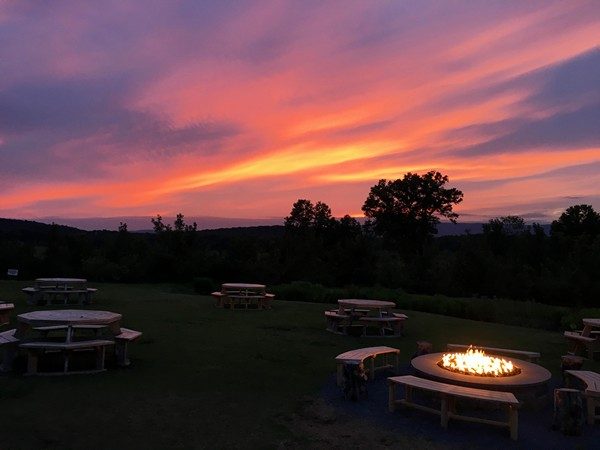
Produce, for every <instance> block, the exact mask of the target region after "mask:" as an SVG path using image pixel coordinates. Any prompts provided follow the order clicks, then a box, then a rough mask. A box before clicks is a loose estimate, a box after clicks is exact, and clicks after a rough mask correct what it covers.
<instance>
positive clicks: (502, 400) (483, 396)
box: [388, 375, 519, 441]
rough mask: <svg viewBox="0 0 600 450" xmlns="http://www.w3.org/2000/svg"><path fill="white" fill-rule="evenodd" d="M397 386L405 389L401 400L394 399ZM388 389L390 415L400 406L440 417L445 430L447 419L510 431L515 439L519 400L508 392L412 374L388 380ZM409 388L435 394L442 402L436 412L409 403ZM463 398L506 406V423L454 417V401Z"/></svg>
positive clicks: (469, 417)
mask: <svg viewBox="0 0 600 450" xmlns="http://www.w3.org/2000/svg"><path fill="white" fill-rule="evenodd" d="M399 384H400V385H404V387H405V398H404V399H401V400H397V399H396V386H397V385H399ZM388 389H389V394H388V407H389V410H390V412H394V411H395V409H396V405H398V404H400V405H405V406H408V407H411V408H416V409H420V410H422V411H427V412H431V413H434V414H438V415H439V416H440V418H441V425H442V427H443V428H448V420H449V419H456V420H464V421H467V422H476V423H485V424H488V425H495V426H499V427H506V428H508V429H509V430H510V437H511V439H513V440H515V441H516V440H517V437H518V423H519V412H518V410H517V408H518V407H519V401H518V400H517V399H516V397H515V396H514V394H512V393H510V392H499V391H488V390H485V389H475V388H469V387H463V386H455V385H453V384H446V383H440V382H437V381H432V380H426V379H425V378H418V377H414V376H412V375H405V376H401V377H390V378H388ZM413 389H417V390H423V391H428V392H434V393H436V394H439V395H440V397H441V400H442V402H441V406H440V409H439V410H438V409H434V408H430V407H428V406H423V405H420V404H417V403H414V402H413V400H412V391H413ZM465 398H468V399H472V400H480V401H486V402H492V403H498V404H501V405H504V406H506V408H507V411H508V420H506V421H499V420H491V419H483V418H479V417H473V416H462V415H459V414H457V413H456V408H455V404H456V400H458V399H465Z"/></svg>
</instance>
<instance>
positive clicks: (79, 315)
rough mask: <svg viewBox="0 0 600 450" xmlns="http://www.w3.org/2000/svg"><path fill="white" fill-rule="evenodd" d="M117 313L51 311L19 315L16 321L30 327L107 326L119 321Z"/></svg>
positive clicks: (85, 310) (81, 310) (72, 310)
mask: <svg viewBox="0 0 600 450" xmlns="http://www.w3.org/2000/svg"><path fill="white" fill-rule="evenodd" d="M121 318H122V316H121V314H119V313H114V312H111V311H94V310H88V309H53V310H42V311H31V312H28V313H24V314H19V315H18V316H17V320H18V321H19V322H23V323H27V324H29V325H32V326H42V325H50V324H53V325H83V324H90V325H107V324H111V323H114V322H118V321H119V320H121Z"/></svg>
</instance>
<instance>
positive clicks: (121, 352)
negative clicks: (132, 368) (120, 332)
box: [115, 341, 131, 367]
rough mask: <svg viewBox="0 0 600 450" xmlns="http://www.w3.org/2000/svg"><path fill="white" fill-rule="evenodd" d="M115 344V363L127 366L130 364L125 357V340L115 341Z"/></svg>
mask: <svg viewBox="0 0 600 450" xmlns="http://www.w3.org/2000/svg"><path fill="white" fill-rule="evenodd" d="M115 344H116V346H115V355H116V357H117V364H118V365H119V366H121V367H127V366H128V365H129V364H131V361H129V358H128V357H127V341H124V342H123V341H117V342H116V343H115Z"/></svg>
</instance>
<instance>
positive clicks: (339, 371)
mask: <svg viewBox="0 0 600 450" xmlns="http://www.w3.org/2000/svg"><path fill="white" fill-rule="evenodd" d="M343 382H344V364H343V363H339V362H338V363H337V385H338V387H342V384H343Z"/></svg>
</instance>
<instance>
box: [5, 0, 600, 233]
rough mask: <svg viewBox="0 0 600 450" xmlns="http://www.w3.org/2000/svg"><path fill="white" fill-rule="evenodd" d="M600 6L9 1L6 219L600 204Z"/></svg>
mask: <svg viewBox="0 0 600 450" xmlns="http://www.w3.org/2000/svg"><path fill="white" fill-rule="evenodd" d="M599 44H600V2H599V1H598V0H592V1H576V0H572V1H556V2H553V1H512V2H510V1H504V0H503V1H480V2H477V1H431V2H429V1H400V0H397V1H366V0H365V1H356V2H354V1H348V0H342V1H307V0H297V1H266V0H261V1H256V2H250V1H235V2H234V1H202V2H200V1H161V2H155V1H149V0H144V1H125V0H118V1H105V0H103V1H101V2H81V1H72V2H68V1H51V2H40V1H31V2H29V1H22V0H19V1H17V0H15V1H11V0H8V1H7V0H0V217H11V218H27V219H37V218H43V217H50V216H52V217H66V218H74V217H113V216H114V217H125V216H148V217H149V216H154V215H156V214H162V215H164V216H172V215H175V214H176V213H177V212H183V213H184V214H185V215H186V216H218V217H236V218H270V217H283V216H285V215H286V214H288V213H289V211H290V209H291V205H292V203H293V202H294V201H295V200H297V199H298V198H309V199H312V200H313V201H316V200H321V201H324V202H326V203H328V204H329V205H330V206H331V208H332V210H333V213H334V214H335V215H338V216H340V215H344V214H351V215H355V216H359V215H361V206H362V204H363V202H364V200H365V198H366V197H367V195H368V192H369V188H370V187H371V186H372V185H374V184H376V183H377V181H378V180H379V179H380V178H386V179H395V178H400V177H402V176H403V174H404V173H406V172H408V171H412V172H418V173H423V172H425V171H428V170H432V169H435V170H439V171H441V172H442V173H444V174H447V175H448V176H449V177H450V181H451V183H450V184H451V186H452V187H457V188H459V189H461V190H462V191H463V192H464V202H463V203H462V204H461V205H460V206H459V207H458V209H457V212H458V213H459V214H460V215H461V216H460V218H459V221H473V220H485V219H486V218H490V217H495V216H499V215H508V214H518V215H523V216H524V217H526V218H527V219H528V220H537V221H545V222H548V221H550V220H552V219H554V218H556V217H557V216H558V215H559V214H560V212H562V211H563V210H564V209H565V208H566V207H568V206H570V205H573V204H577V203H587V204H591V205H593V206H594V208H595V209H596V210H600V46H599Z"/></svg>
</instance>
